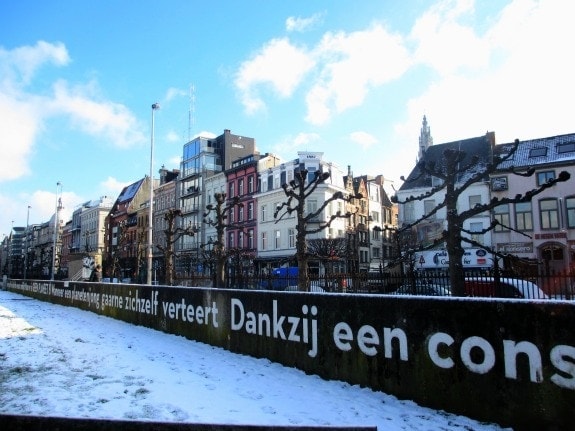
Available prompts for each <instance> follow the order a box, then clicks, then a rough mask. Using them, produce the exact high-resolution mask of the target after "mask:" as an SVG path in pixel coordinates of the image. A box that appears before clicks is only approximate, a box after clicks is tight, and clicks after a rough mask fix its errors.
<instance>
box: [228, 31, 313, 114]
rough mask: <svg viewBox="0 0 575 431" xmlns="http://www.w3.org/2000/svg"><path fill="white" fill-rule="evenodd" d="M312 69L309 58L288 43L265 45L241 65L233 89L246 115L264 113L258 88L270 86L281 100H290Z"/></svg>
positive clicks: (263, 103)
mask: <svg viewBox="0 0 575 431" xmlns="http://www.w3.org/2000/svg"><path fill="white" fill-rule="evenodd" d="M313 66H314V61H313V59H312V58H311V57H310V55H309V54H308V53H307V52H306V51H305V50H303V49H301V48H298V47H296V46H295V45H293V44H291V43H290V42H289V40H287V39H273V40H271V41H270V42H268V43H267V44H266V45H265V46H264V47H263V48H262V49H261V50H260V51H259V52H258V53H257V54H256V55H255V56H254V57H253V58H252V59H250V60H248V61H245V62H243V63H242V65H241V66H240V69H239V71H238V73H237V75H236V79H235V85H236V87H237V88H238V90H239V91H240V93H241V99H242V104H243V105H244V108H245V109H246V112H247V113H248V114H254V113H256V112H258V111H262V110H264V109H265V107H266V105H265V102H264V101H263V100H262V98H261V96H260V94H259V93H260V91H259V90H258V88H259V86H261V85H264V86H266V85H268V86H270V87H271V88H272V90H273V91H274V92H275V94H276V95H277V96H278V97H280V98H287V97H290V96H291V95H292V93H293V92H294V90H295V89H296V87H297V86H298V85H299V84H300V83H301V81H302V79H303V78H304V76H305V75H306V74H307V73H308V72H309V70H310V69H311V68H312V67H313Z"/></svg>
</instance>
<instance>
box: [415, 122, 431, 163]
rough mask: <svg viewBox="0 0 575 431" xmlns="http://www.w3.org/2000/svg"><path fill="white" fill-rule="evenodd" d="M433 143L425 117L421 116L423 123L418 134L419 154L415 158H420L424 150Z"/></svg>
mask: <svg viewBox="0 0 575 431" xmlns="http://www.w3.org/2000/svg"><path fill="white" fill-rule="evenodd" d="M432 145H433V138H432V137H431V129H430V128H429V126H428V125H427V118H426V117H425V115H424V116H423V123H422V124H421V133H420V134H419V154H418V155H417V160H421V159H422V157H423V154H425V151H427V149H428V148H429V147H430V146H432Z"/></svg>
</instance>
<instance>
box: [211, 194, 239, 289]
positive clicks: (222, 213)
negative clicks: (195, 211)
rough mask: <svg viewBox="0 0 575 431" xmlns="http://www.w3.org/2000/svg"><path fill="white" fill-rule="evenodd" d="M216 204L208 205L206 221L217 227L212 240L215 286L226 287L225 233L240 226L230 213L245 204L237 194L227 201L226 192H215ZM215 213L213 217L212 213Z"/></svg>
mask: <svg viewBox="0 0 575 431" xmlns="http://www.w3.org/2000/svg"><path fill="white" fill-rule="evenodd" d="M214 199H215V200H216V204H215V205H212V204H209V205H207V206H206V212H205V213H204V223H206V224H207V225H209V226H212V227H215V229H216V241H215V242H212V244H213V249H212V251H211V254H212V256H213V258H214V259H215V266H216V274H215V275H216V276H215V286H214V287H224V286H225V285H226V284H225V269H226V258H227V253H226V247H225V242H224V235H225V232H226V229H227V228H231V227H233V228H240V227H239V226H238V225H236V224H234V223H233V222H230V221H229V214H230V212H231V211H233V209H234V208H235V207H239V206H241V205H243V204H242V203H240V200H239V197H238V196H236V197H234V198H232V199H231V200H229V201H226V194H225V193H216V194H214ZM212 214H213V218H212V217H211V215H212Z"/></svg>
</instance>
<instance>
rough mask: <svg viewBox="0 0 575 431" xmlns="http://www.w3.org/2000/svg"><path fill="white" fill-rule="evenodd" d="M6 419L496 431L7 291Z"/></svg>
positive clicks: (3, 332) (1, 399)
mask: <svg viewBox="0 0 575 431" xmlns="http://www.w3.org/2000/svg"><path fill="white" fill-rule="evenodd" d="M0 413H4V414H26V415H35V416H58V417H82V418H103V419H118V420H146V421H157V422H188V423H215V424H243V425H268V426H269V425H278V426H279V425H294V426H329V425H332V426H374V425H375V426H377V429H378V430H385V431H396V430H397V431H399V430H406V429H413V430H420V431H435V430H443V431H447V430H449V431H453V430H465V431H495V430H502V429H503V428H502V427H500V426H498V425H496V424H489V423H484V422H478V421H476V420H473V419H470V418H467V417H464V416H458V415H453V414H450V413H447V412H444V411H435V410H431V409H428V408H425V407H421V406H418V405H417V404H415V403H414V402H412V401H401V400H398V399H397V398H396V397H394V396H391V395H387V394H385V393H383V392H375V391H372V390H370V389H367V388H360V387H359V386H357V385H355V386H352V385H349V384H347V383H344V382H339V381H328V380H323V379H321V378H320V377H318V376H314V375H306V374H305V373H304V372H302V371H299V370H297V369H295V368H290V367H284V366H281V365H279V364H276V363H272V362H270V361H269V360H267V359H257V358H252V357H249V356H245V355H238V354H234V353H230V352H227V351H226V350H223V349H221V348H216V347H212V346H209V345H207V344H203V343H198V342H195V341H190V340H187V339H185V338H183V337H180V336H175V335H171V334H165V333H162V332H159V331H155V330H152V329H149V328H145V327H142V326H135V325H131V324H128V323H125V322H122V321H118V320H114V319H111V318H109V317H105V316H100V315H98V314H95V313H91V312H88V311H83V310H79V309H76V308H73V307H64V306H61V305H55V304H50V303H48V302H42V301H38V300H34V299H30V298H27V297H25V296H22V295H19V294H16V293H12V292H7V291H3V290H0Z"/></svg>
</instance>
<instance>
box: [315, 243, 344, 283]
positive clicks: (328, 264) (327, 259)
mask: <svg viewBox="0 0 575 431" xmlns="http://www.w3.org/2000/svg"><path fill="white" fill-rule="evenodd" d="M307 247H308V254H309V255H310V256H313V257H316V258H318V259H319V260H320V261H321V262H323V264H324V266H325V268H326V274H325V275H326V277H325V278H324V281H326V283H327V281H328V279H329V278H330V276H333V275H334V272H335V271H334V265H335V264H336V262H338V261H341V260H342V259H344V258H345V257H346V255H347V252H348V240H347V238H314V239H310V240H309V241H308V245H307ZM324 287H327V286H324Z"/></svg>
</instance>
